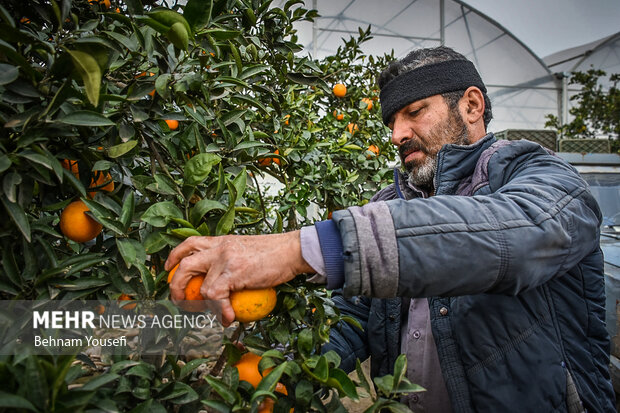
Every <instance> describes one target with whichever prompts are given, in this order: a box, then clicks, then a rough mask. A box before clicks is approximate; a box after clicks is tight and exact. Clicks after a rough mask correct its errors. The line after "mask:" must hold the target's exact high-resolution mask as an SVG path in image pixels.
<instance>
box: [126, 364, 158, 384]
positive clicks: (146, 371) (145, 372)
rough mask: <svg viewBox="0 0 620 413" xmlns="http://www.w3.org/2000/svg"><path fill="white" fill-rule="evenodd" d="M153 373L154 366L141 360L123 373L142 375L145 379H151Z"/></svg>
mask: <svg viewBox="0 0 620 413" xmlns="http://www.w3.org/2000/svg"><path fill="white" fill-rule="evenodd" d="M154 373H155V367H154V366H153V365H151V364H147V363H144V362H141V363H140V364H138V365H136V366H133V367H132V368H130V369H129V370H127V372H126V373H125V375H127V376H137V377H142V378H144V379H147V380H152V379H153V374H154Z"/></svg>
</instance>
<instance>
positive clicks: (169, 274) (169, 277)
mask: <svg viewBox="0 0 620 413" xmlns="http://www.w3.org/2000/svg"><path fill="white" fill-rule="evenodd" d="M179 265H180V264H177V265H175V266H174V268H173V269H171V270H170V272H169V273H168V284H170V283H171V282H172V277H174V273H175V272H176V271H177V268H179Z"/></svg>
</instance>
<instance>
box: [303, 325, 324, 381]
mask: <svg viewBox="0 0 620 413" xmlns="http://www.w3.org/2000/svg"><path fill="white" fill-rule="evenodd" d="M297 348H298V349H299V352H300V353H301V354H302V355H304V356H306V357H307V356H309V355H310V353H311V352H312V349H313V348H314V339H313V333H312V329H309V328H307V329H303V330H301V331H300V332H299V335H298V337H297ZM323 358H324V357H323ZM325 363H327V359H325ZM325 378H327V376H326V377H325Z"/></svg>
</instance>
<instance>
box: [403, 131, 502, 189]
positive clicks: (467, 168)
mask: <svg viewBox="0 0 620 413" xmlns="http://www.w3.org/2000/svg"><path fill="white" fill-rule="evenodd" d="M494 142H496V139H495V136H493V133H488V134H486V135H485V136H484V138H482V139H480V140H479V141H477V142H475V143H473V144H471V145H456V144H447V145H444V146H443V147H442V148H441V150H440V151H439V153H438V154H437V171H436V173H435V195H451V194H454V193H455V192H456V190H457V188H458V186H459V183H460V182H461V181H462V180H463V179H465V178H467V177H468V176H470V175H472V174H473V173H474V169H475V168H476V164H477V163H478V158H479V157H480V155H481V154H482V152H484V151H485V149H487V148H488V147H489V146H491V145H492V144H493V143H494ZM394 181H395V187H396V192H397V193H398V196H399V197H400V198H403V199H412V198H427V197H428V194H427V193H426V192H425V191H423V190H421V189H419V188H417V187H414V186H412V185H409V184H408V181H407V175H406V174H405V173H403V172H402V171H400V170H399V169H398V168H395V169H394Z"/></svg>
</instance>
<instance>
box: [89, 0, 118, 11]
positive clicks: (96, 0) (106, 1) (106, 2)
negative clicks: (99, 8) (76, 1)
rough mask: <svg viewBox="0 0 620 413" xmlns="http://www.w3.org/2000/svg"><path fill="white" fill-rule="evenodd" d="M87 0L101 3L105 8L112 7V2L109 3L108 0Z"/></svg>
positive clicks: (92, 2)
mask: <svg viewBox="0 0 620 413" xmlns="http://www.w3.org/2000/svg"><path fill="white" fill-rule="evenodd" d="M88 2H89V3H90V4H103V5H104V6H105V8H106V9H109V8H110V7H112V3H110V0H88Z"/></svg>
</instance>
